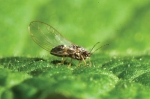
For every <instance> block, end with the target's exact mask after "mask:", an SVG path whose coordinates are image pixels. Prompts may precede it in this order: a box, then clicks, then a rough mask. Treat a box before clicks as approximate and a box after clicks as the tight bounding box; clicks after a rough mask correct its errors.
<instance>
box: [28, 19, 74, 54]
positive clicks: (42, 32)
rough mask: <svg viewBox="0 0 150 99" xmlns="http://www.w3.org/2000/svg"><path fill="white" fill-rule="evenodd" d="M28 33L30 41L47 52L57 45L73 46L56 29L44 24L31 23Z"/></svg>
mask: <svg viewBox="0 0 150 99" xmlns="http://www.w3.org/2000/svg"><path fill="white" fill-rule="evenodd" d="M29 32H30V35H31V37H32V39H33V40H34V41H35V42H36V43H37V44H38V45H39V46H41V47H42V48H44V49H45V50H47V51H50V50H51V49H52V47H56V46H58V45H67V46H70V45H73V44H72V43H71V42H70V41H68V40H67V39H65V38H64V37H63V36H62V35H61V34H60V33H59V32H58V31H57V30H56V29H54V28H53V27H52V26H50V25H48V24H46V23H44V22H40V21H33V22H31V23H30V25H29Z"/></svg>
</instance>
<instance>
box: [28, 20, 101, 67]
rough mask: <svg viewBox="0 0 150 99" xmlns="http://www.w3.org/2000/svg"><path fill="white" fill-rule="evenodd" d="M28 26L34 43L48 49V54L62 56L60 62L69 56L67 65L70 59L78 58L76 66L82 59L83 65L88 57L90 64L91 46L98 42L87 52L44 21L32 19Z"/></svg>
mask: <svg viewBox="0 0 150 99" xmlns="http://www.w3.org/2000/svg"><path fill="white" fill-rule="evenodd" d="M28 28H29V32H30V35H31V37H32V39H33V40H34V41H35V43H37V44H38V45H39V46H41V47H42V48H43V49H45V50H47V51H49V52H50V54H52V55H55V56H58V57H63V60H62V63H64V58H65V57H70V58H71V61H70V64H69V65H71V63H72V59H76V60H79V64H78V66H80V64H81V62H82V61H83V62H84V64H85V65H87V63H86V59H88V60H89V64H90V65H92V64H91V61H90V56H91V55H92V50H93V48H94V47H95V46H96V45H97V44H98V43H99V42H98V43H96V44H95V45H94V46H93V48H92V49H91V51H90V52H89V51H87V50H86V49H84V48H83V47H81V46H78V45H75V44H73V43H72V42H70V41H69V40H67V39H66V38H65V37H63V36H62V35H61V34H60V33H59V32H58V31H57V30H56V29H55V28H53V27H52V26H50V25H48V24H46V23H44V22H40V21H33V22H31V23H30V25H29V27H28ZM98 49H99V48H98ZM98 49H96V50H98ZM96 50H95V51H96ZM95 51H94V52H95Z"/></svg>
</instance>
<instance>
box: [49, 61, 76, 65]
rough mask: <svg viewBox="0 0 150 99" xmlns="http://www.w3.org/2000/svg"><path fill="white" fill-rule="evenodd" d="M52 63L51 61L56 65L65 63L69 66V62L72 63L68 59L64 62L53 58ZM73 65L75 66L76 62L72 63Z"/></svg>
mask: <svg viewBox="0 0 150 99" xmlns="http://www.w3.org/2000/svg"><path fill="white" fill-rule="evenodd" d="M50 63H51V64H54V65H59V64H63V65H67V66H69V64H70V62H68V61H64V62H63V63H62V61H61V60H52V61H51V62H50ZM71 66H75V64H74V63H71Z"/></svg>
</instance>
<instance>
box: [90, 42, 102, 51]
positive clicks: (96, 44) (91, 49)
mask: <svg viewBox="0 0 150 99" xmlns="http://www.w3.org/2000/svg"><path fill="white" fill-rule="evenodd" d="M98 43H100V42H97V43H96V44H95V45H94V46H93V47H92V49H91V50H90V53H91V52H92V50H93V49H94V47H95V46H96V45H97V44H98Z"/></svg>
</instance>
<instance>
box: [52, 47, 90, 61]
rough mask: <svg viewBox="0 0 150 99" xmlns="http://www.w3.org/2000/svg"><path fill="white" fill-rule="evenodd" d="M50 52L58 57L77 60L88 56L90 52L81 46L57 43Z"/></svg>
mask: <svg viewBox="0 0 150 99" xmlns="http://www.w3.org/2000/svg"><path fill="white" fill-rule="evenodd" d="M50 54H52V55H55V56H59V57H70V58H74V59H77V60H83V59H86V58H88V57H90V55H91V53H89V52H88V51H86V50H85V49H84V48H83V47H80V46H77V45H71V46H66V45H58V46H56V47H54V48H52V50H51V51H50Z"/></svg>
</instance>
